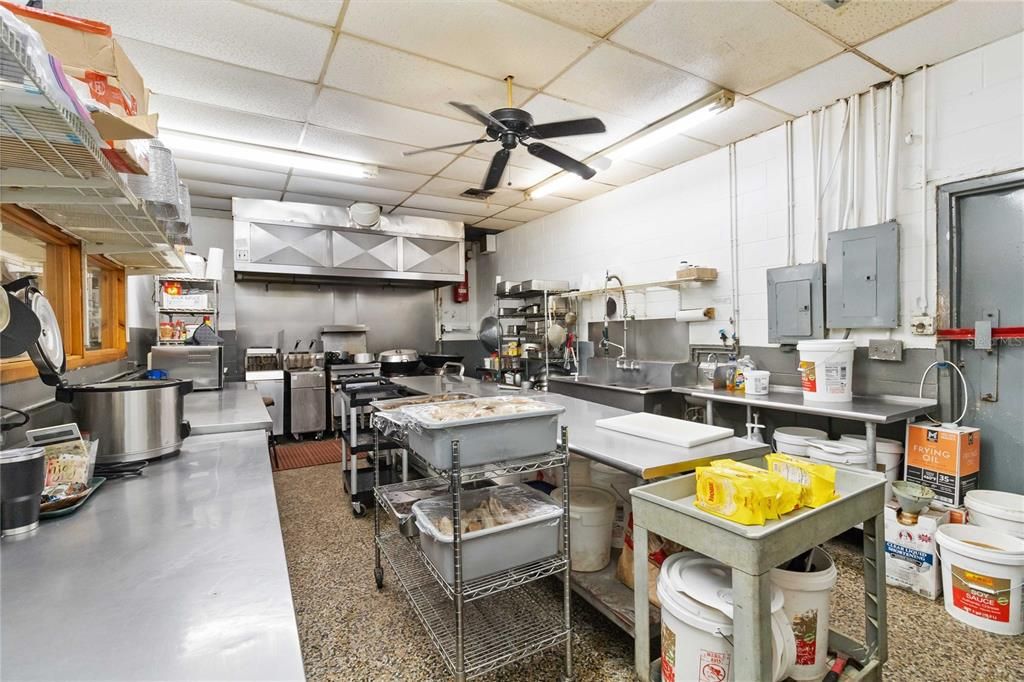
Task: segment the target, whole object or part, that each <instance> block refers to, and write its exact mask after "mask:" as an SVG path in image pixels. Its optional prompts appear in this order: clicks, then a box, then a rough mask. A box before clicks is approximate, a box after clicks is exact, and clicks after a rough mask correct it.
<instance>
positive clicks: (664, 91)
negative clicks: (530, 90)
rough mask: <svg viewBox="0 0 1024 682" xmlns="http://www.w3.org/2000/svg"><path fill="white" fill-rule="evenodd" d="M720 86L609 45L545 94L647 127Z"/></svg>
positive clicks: (570, 71) (575, 68)
mask: <svg viewBox="0 0 1024 682" xmlns="http://www.w3.org/2000/svg"><path fill="white" fill-rule="evenodd" d="M717 89H718V88H717V86H715V85H712V84H711V83H708V82H707V81H706V80H704V79H702V78H698V77H697V76H692V75H690V74H688V73H683V72H682V71H679V70H678V69H673V68H672V67H670V66H665V65H664V64H659V63H657V62H653V61H651V60H650V59H647V58H645V57H641V56H639V55H636V54H633V53H631V52H628V51H626V50H624V49H622V48H620V47H616V46H615V45H611V44H604V45H599V46H597V47H596V48H594V49H593V50H591V51H590V52H589V53H587V55H586V56H585V57H583V59H581V60H580V61H578V62H577V63H576V64H574V65H573V66H572V67H570V68H569V70H568V71H566V72H565V73H564V74H562V75H561V76H559V77H558V79H557V80H555V82H554V83H552V84H551V86H550V87H548V88H547V89H546V90H545V92H549V93H551V94H553V95H558V96H561V97H567V98H569V99H571V100H574V101H576V102H582V103H583V104H588V105H590V106H592V107H595V108H597V109H601V110H603V111H611V112H614V113H616V114H620V115H622V116H628V117H630V118H632V119H635V120H637V121H641V122H642V123H644V124H645V125H647V124H650V123H653V122H654V121H657V120H658V119H660V118H662V117H663V116H667V115H669V114H671V113H673V112H675V111H678V110H679V109H682V108H683V107H685V106H686V105H688V104H690V103H691V102H694V101H696V100H698V99H700V98H702V97H704V96H705V95H708V94H710V93H712V92H714V91H715V90H717ZM531 104H532V102H531Z"/></svg>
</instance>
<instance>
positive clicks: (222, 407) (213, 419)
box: [185, 382, 274, 436]
mask: <svg viewBox="0 0 1024 682" xmlns="http://www.w3.org/2000/svg"><path fill="white" fill-rule="evenodd" d="M185 419H187V420H188V422H189V424H191V425H192V435H193V436H202V435H206V434H211V433H232V432H236V431H268V432H269V431H270V430H271V429H273V428H274V423H273V421H272V420H271V418H270V413H269V412H267V408H266V406H265V405H264V404H263V398H262V396H260V393H259V391H257V390H255V389H253V388H249V387H248V385H247V384H245V383H244V382H235V383H229V384H225V385H224V388H223V389H222V390H220V391H193V392H192V393H189V394H188V395H186V396H185Z"/></svg>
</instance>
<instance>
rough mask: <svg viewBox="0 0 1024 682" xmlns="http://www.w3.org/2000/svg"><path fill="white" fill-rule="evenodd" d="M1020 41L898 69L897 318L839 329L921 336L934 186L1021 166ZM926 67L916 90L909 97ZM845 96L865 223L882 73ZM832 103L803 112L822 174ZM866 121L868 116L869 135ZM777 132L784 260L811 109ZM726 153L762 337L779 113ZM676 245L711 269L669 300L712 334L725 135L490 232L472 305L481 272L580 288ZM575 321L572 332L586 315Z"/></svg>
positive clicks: (884, 97)
mask: <svg viewBox="0 0 1024 682" xmlns="http://www.w3.org/2000/svg"><path fill="white" fill-rule="evenodd" d="M1022 55H1024V34H1017V35H1014V36H1011V37H1009V38H1005V39H1003V40H1000V41H998V42H996V43H993V44H991V45H987V46H984V47H981V48H978V49H976V50H974V51H972V52H969V53H966V54H963V55H961V56H959V57H956V58H954V59H950V60H948V61H946V62H943V63H940V64H938V65H935V66H933V67H930V68H929V69H928V70H927V74H926V75H925V74H923V73H922V72H921V71H916V72H914V73H913V74H910V75H909V76H907V77H906V78H905V79H904V94H903V106H902V116H901V121H900V132H899V139H898V147H899V162H898V166H897V169H898V174H897V189H896V191H897V196H896V219H897V220H898V221H899V223H900V225H901V230H900V258H901V261H900V279H901V291H900V297H901V309H900V318H901V322H902V325H901V327H900V328H898V329H894V330H891V331H890V330H877V329H875V330H868V329H863V330H855V331H854V332H853V333H852V335H851V338H853V339H855V340H856V341H857V343H858V345H862V346H866V345H867V341H868V339H869V338H877V337H879V336H887V335H890V334H891V336H892V337H893V338H898V339H902V340H903V341H904V342H905V344H906V346H907V347H911V348H913V347H925V348H931V347H934V346H935V338H934V337H924V336H914V335H912V334H910V331H909V329H910V318H911V316H912V315H914V314H917V313H919V312H922V311H924V310H927V312H928V314H931V315H934V313H935V294H936V233H935V220H936V212H935V188H936V186H938V185H941V184H944V183H947V182H952V181H955V180H960V179H965V178H970V177H977V176H981V175H987V174H991V173H996V172H1000V171H1006V170H1012V169H1015V168H1020V167H1024V137H1022V136H1024V93H1022V84H1024V77H1022V62H1024V60H1022V59H1021V56H1022ZM925 80H927V86H926V88H925V89H926V96H927V105H925V102H924V100H923V99H922V87H923V86H924V83H925ZM859 104H860V106H859V126H858V128H857V141H858V145H857V147H858V150H859V154H858V155H859V158H860V161H859V163H858V168H857V172H856V177H857V185H858V190H857V193H856V195H855V198H856V212H857V214H858V221H857V222H858V224H860V225H870V224H874V223H876V222H879V221H881V220H882V219H884V215H883V214H884V205H883V206H882V210H881V211H880V210H879V200H878V192H877V188H878V186H879V183H880V180H881V179H883V178H884V174H885V168H884V166H883V167H882V168H880V169H878V168H876V166H878V165H881V162H879V163H877V164H876V161H875V159H876V154H877V155H878V157H882V158H884V155H885V148H886V144H887V134H888V131H887V129H886V121H887V113H886V112H887V110H888V107H889V91H888V88H884V89H880V90H878V91H877V92H876V95H875V113H876V115H875V116H874V119H873V120H872V115H871V110H872V106H871V97H870V95H869V94H867V93H865V94H862V95H861V97H860V103H859ZM845 108H846V105H845V103H843V102H840V103H837V104H835V105H833V106H832V107H829V108H828V109H827V110H826V111H825V112H824V114H823V115H822V114H817V115H816V121H815V123H814V126H815V127H816V128H817V129H819V130H820V129H823V130H824V149H823V154H822V161H821V165H822V168H821V170H820V177H821V179H822V184H824V179H825V177H826V176H827V175H828V173H829V169H830V168H831V167H832V165H833V162H834V160H835V159H836V154H837V151H838V150H839V149H840V148H841V137H842V121H843V116H844V112H845ZM923 112H926V113H927V121H926V122H925V119H924V117H923V116H922V113H923ZM822 121H824V122H823V123H822ZM872 122H874V125H875V128H876V130H877V132H878V134H877V137H876V139H875V140H874V144H873V140H872V135H871V134H870V131H871V126H872ZM925 126H926V127H925ZM922 133H923V136H922ZM908 135H909V136H910V137H909V138H907V136H908ZM792 137H793V146H794V155H793V177H794V187H793V196H794V206H793V211H794V228H795V241H794V252H795V261H796V262H797V263H807V262H812V261H814V260H817V257H816V255H815V232H816V230H815V210H814V206H815V203H814V182H813V177H814V158H815V147H814V144H813V142H812V124H811V117H810V116H806V115H805V116H803V117H800V118H798V119H796V120H795V121H794V122H793V132H792ZM907 139H909V143H908V142H907ZM922 140H924V142H925V143H926V144H927V169H928V170H927V202H925V201H923V200H922V185H921V179H922V177H921V176H922V174H921V165H922V152H923V150H924V144H923V143H922ZM735 154H736V209H737V214H736V220H737V237H738V238H737V273H736V277H737V280H736V281H737V287H738V290H737V294H738V301H739V306H738V307H739V316H738V322H739V324H738V332H739V335H740V339H741V342H742V343H744V344H747V345H754V346H763V345H768V329H767V302H766V299H765V292H766V284H765V270H766V269H768V268H771V267H779V266H783V265H786V264H787V259H788V251H789V249H788V239H787V232H788V218H787V216H788V213H787V201H788V196H787V162H786V159H787V154H786V132H785V126H779V127H777V128H773V129H771V130H769V131H766V132H764V133H761V134H760V135H757V136H754V137H751V138H748V139H746V140H743V141H741V142H739V143H737V144H736V146H735ZM845 168H846V167H845V164H844V162H843V161H842V160H840V161H839V163H838V164H837V165H836V169H835V171H834V177H833V178H832V181H831V183H830V184H829V186H828V187H827V188H822V189H824V192H823V195H822V198H821V203H820V213H821V225H822V230H821V232H820V235H819V236H820V239H819V244H818V250H819V252H820V253H821V254H822V255H823V254H824V252H825V240H826V238H827V233H828V232H831V231H833V230H836V229H839V228H840V227H841V224H842V220H843V215H844V211H845V210H846V198H847V196H848V195H849V190H848V187H849V186H848V184H847V183H848V177H847V174H846V171H845ZM922 217H923V218H924V219H925V220H924V223H923V222H922ZM850 226H851V227H855V226H856V225H854V224H852V223H851V225H850ZM680 260H687V261H689V262H691V263H699V264H703V265H710V266H713V267H716V268H718V270H719V279H718V281H717V282H716V283H714V284H713V285H710V286H704V287H700V288H690V289H686V290H684V292H683V294H682V300H683V303H682V305H683V307H686V308H691V307H693V308H696V307H705V306H714V307H715V308H716V309H717V310H718V317H719V319H718V320H716V321H713V322H707V323H697V324H691V326H690V329H691V339H692V341H693V342H694V343H715V342H716V341H717V338H718V330H719V329H720V328H723V327H724V328H726V329H727V330H728V329H729V324H728V318H729V316H730V311H731V294H732V281H733V279H732V278H733V273H732V271H731V247H730V178H729V150H728V149H727V148H723V149H720V150H717V151H714V152H712V153H710V154H707V155H705V156H703V157H700V158H698V159H694V160H692V161H689V162H687V163H685V164H682V165H679V166H676V167H674V168H670V169H668V170H665V171H663V172H661V173H657V174H655V175H652V176H649V177H647V178H644V179H642V180H640V181H638V182H635V183H633V184H631V185H627V186H625V187H621V188H619V189H617V190H614V191H612V192H609V193H607V194H603V195H600V196H598V197H595V198H593V199H590V200H588V201H585V202H583V203H580V204H576V205H574V206H571V207H569V208H567V209H564V210H562V211H560V212H558V213H554V214H550V215H548V216H545V217H543V218H540V219H538V220H535V221H532V222H530V223H526V224H525V225H522V226H520V227H518V228H514V229H512V230H509V231H507V232H505V233H502V234H501V235H499V237H498V253H496V254H492V255H487V256H481V257H480V259H479V262H478V268H477V273H478V277H477V284H478V288H477V292H478V294H479V295H480V299H478V302H477V311H478V313H479V316H482V315H484V314H487V312H488V311H489V310H490V309H491V308H492V299H491V298H490V294H491V292H492V291H493V285H494V281H495V276H496V275H501V276H502V277H503V278H505V279H512V280H519V279H523V278H526V277H541V278H553V279H568V280H570V282H571V283H572V285H573V286H577V287H580V288H582V289H588V288H595V287H600V286H601V283H602V281H603V279H604V273H605V271H606V270H607V271H611V272H612V273H615V274H618V275H619V276H621V277H622V278H623V279H624V280H625V281H626V282H627V283H638V282H646V281H657V280H662V279H671V278H672V277H673V276H674V273H675V270H676V265H677V264H678V262H679V261H680ZM923 277H925V278H926V280H925V281H924V282H922V279H923ZM597 298H598V297H595V298H594V299H593V300H590V301H588V302H585V303H584V305H583V306H582V308H581V313H582V318H583V320H582V321H583V322H584V323H585V322H586V321H591V320H599V319H601V316H602V310H603V305H602V303H601V301H599V300H597ZM628 302H629V306H630V312H635V313H636V314H637V316H638V317H670V316H671V315H673V313H674V311H675V310H676V309H677V307H678V306H679V298H678V296H677V295H676V294H675V292H671V291H665V290H655V291H651V292H648V293H646V294H645V293H640V292H635V293H631V294H630V295H629V301H628ZM581 330H582V331H583V333H584V334H585V325H583V326H581Z"/></svg>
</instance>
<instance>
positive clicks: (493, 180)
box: [483, 149, 511, 189]
mask: <svg viewBox="0 0 1024 682" xmlns="http://www.w3.org/2000/svg"><path fill="white" fill-rule="evenodd" d="M510 153H511V152H509V150H507V149H500V150H498V153H497V154H495V155H494V158H493V159H491V167H490V168H488V169H487V177H485V178H484V186H483V189H494V188H495V187H497V186H498V183H499V182H501V176H502V174H504V172H505V166H506V165H508V157H509V154H510Z"/></svg>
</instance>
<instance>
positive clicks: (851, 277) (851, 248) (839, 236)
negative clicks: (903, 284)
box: [825, 220, 900, 328]
mask: <svg viewBox="0 0 1024 682" xmlns="http://www.w3.org/2000/svg"><path fill="white" fill-rule="evenodd" d="M825 256H826V258H825V262H826V263H828V280H827V283H828V315H827V320H826V324H827V325H828V326H829V327H830V328H838V327H882V328H885V327H898V326H899V317H900V316H899V311H900V307H899V306H900V287H899V284H900V276H899V275H900V271H899V268H900V230H899V225H898V224H897V223H896V221H895V220H892V221H889V222H887V223H881V224H880V225H871V226H869V227H858V228H855V229H852V230H839V231H837V232H831V233H829V235H828V246H827V247H826V250H825Z"/></svg>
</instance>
